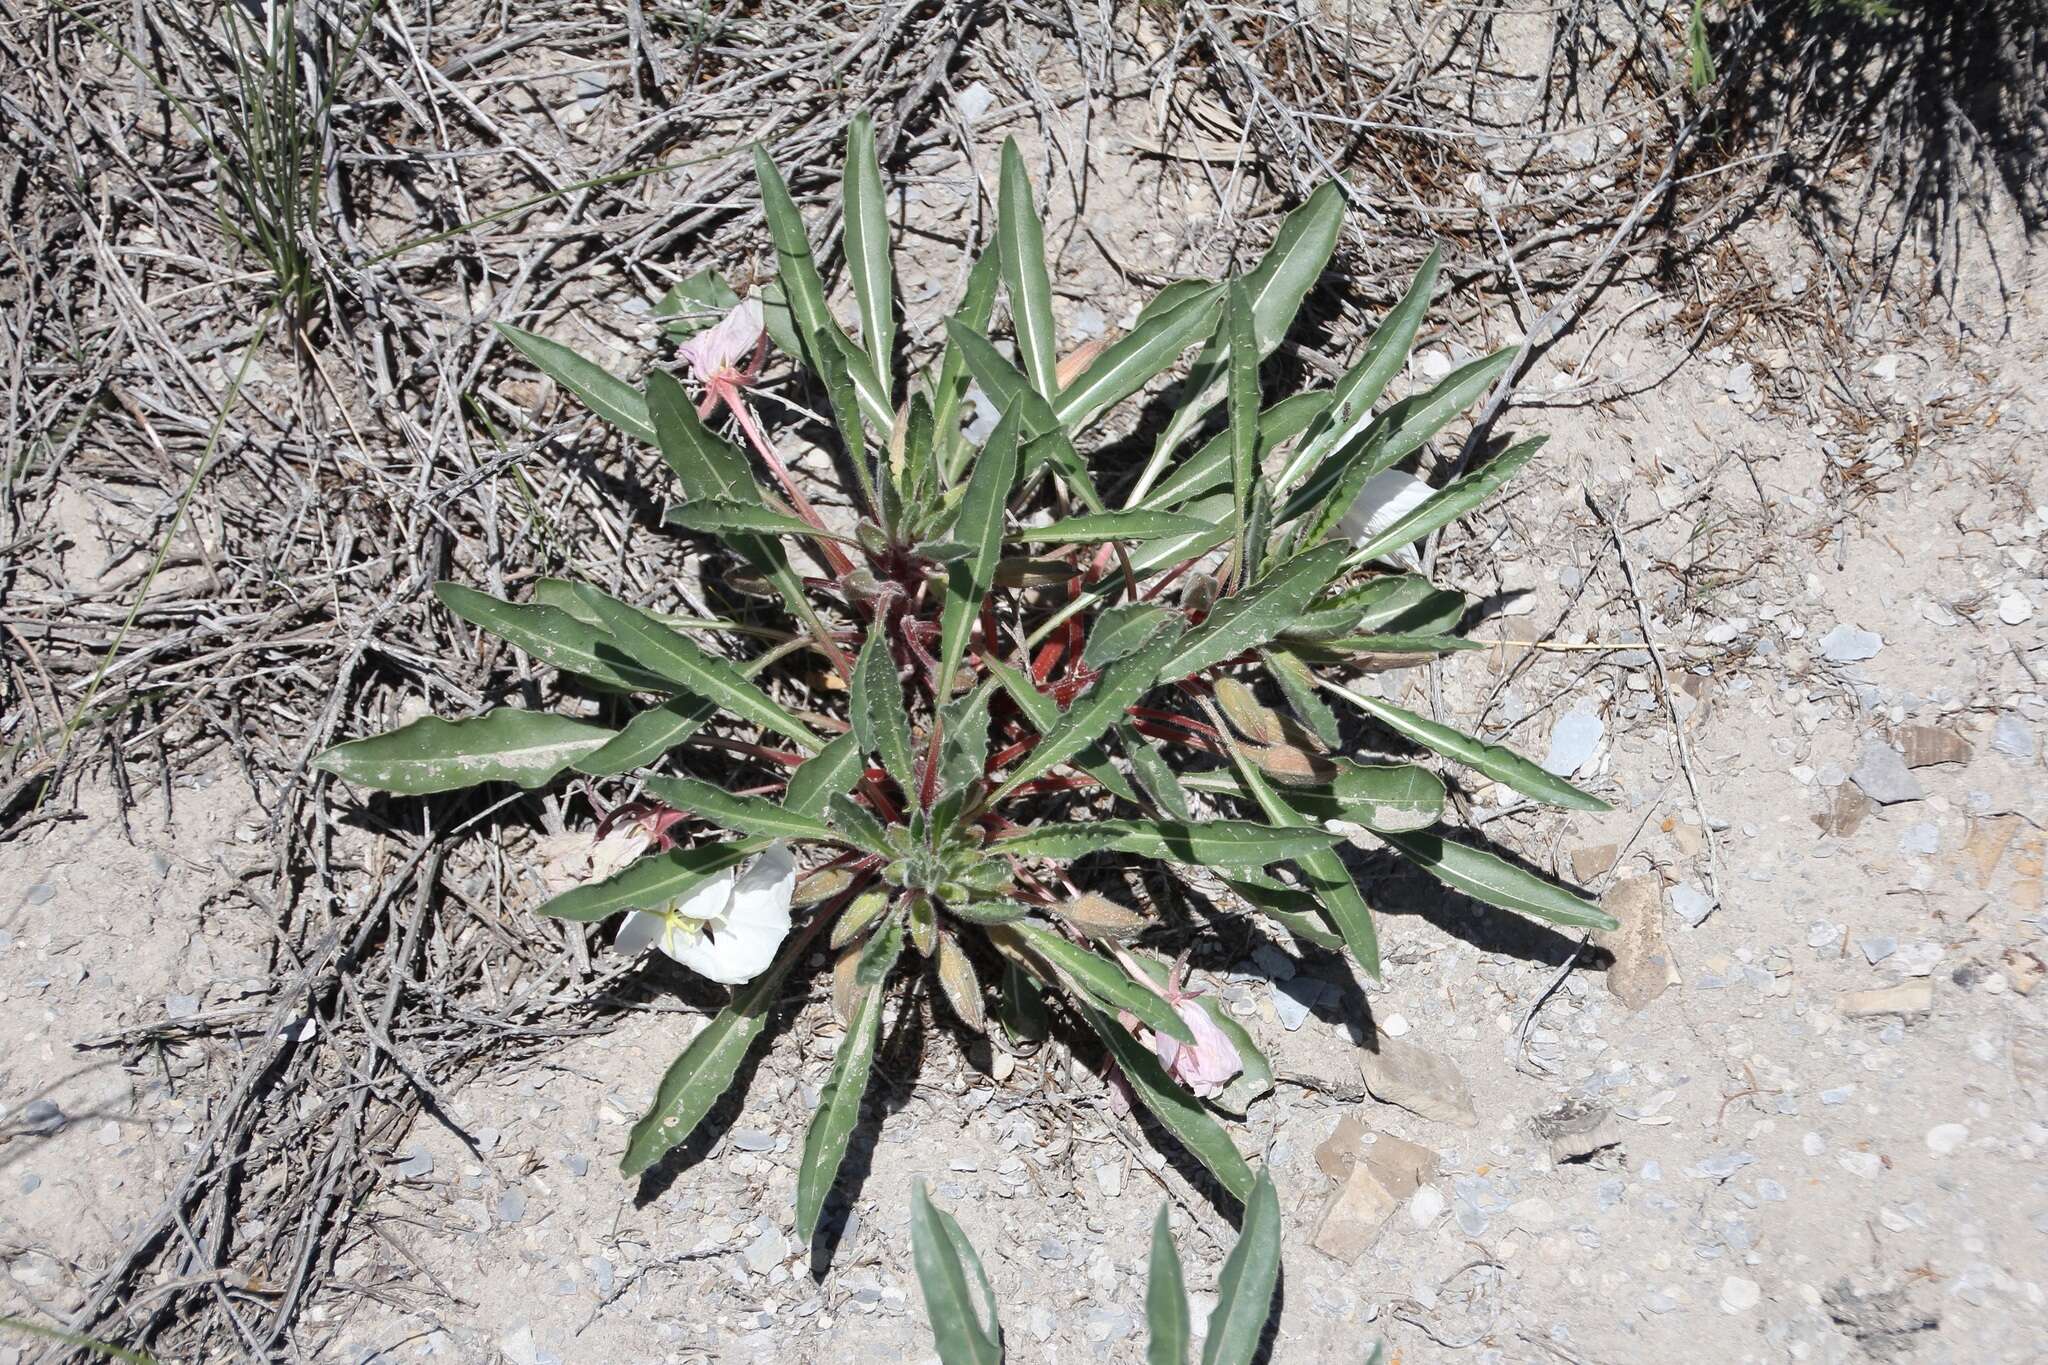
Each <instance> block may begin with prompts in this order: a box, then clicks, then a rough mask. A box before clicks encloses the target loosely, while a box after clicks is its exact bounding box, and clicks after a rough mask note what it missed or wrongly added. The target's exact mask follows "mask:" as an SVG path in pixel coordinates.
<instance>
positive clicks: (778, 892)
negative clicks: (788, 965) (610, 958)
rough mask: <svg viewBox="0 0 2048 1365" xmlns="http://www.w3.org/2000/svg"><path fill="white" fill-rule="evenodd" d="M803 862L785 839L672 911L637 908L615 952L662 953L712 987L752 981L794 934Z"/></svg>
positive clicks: (622, 929) (706, 883)
mask: <svg viewBox="0 0 2048 1365" xmlns="http://www.w3.org/2000/svg"><path fill="white" fill-rule="evenodd" d="M795 890H796V859H795V858H794V857H793V856H791V854H790V851H789V845H787V844H785V843H783V842H782V841H781V840H779V839H778V840H776V841H775V842H774V843H772V844H770V845H769V846H768V848H767V851H766V852H764V853H762V854H761V856H760V857H758V858H756V859H754V861H753V863H752V865H751V866H749V867H748V868H747V869H746V871H744V872H741V871H739V870H738V869H737V868H727V869H726V870H725V871H723V872H721V873H719V874H718V875H717V876H715V877H711V878H709V879H707V880H705V881H703V882H700V883H699V884H698V885H697V887H696V889H695V890H693V891H691V892H690V894H689V895H687V896H684V897H683V898H682V899H681V900H680V901H677V902H676V903H675V904H674V905H671V906H669V907H668V908H667V909H666V910H634V911H632V912H630V913H629V914H628V915H627V916H626V922H625V924H624V925H622V926H621V927H620V929H619V936H618V938H617V939H616V940H614V942H613V945H612V946H613V947H615V948H617V949H618V951H620V952H622V953H625V954H627V955H629V956H632V955H637V954H640V953H644V952H646V951H647V950H648V949H649V948H659V949H661V951H662V952H664V953H667V954H668V955H669V956H670V957H672V958H674V959H675V960H676V961H678V962H680V963H682V964H683V965H684V966H685V967H688V968H689V969H690V970H691V971H693V972H696V973H697V974H698V975H699V976H705V977H709V978H710V979H711V980H713V981H722V982H724V983H725V984H726V985H728V986H737V985H739V984H740V983H741V982H743V981H752V980H753V979H754V978H755V977H757V976H759V975H760V974H761V973H762V972H764V971H766V970H767V969H768V964H769V963H771V962H773V961H774V960H775V950H776V949H777V948H779V947H781V946H782V940H783V939H785V938H787V937H788V936H789V898H790V896H791V895H792V894H793V893H794V892H795Z"/></svg>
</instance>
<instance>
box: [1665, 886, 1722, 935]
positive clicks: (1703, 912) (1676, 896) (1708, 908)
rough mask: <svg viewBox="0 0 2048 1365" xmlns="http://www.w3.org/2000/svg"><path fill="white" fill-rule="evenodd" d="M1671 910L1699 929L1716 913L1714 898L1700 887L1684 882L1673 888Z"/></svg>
mask: <svg viewBox="0 0 2048 1365" xmlns="http://www.w3.org/2000/svg"><path fill="white" fill-rule="evenodd" d="M1671 909H1672V910H1673V911H1674V912H1675V913H1676V914H1677V915H1678V917H1679V918H1680V919H1682V920H1684V921H1685V922H1686V923H1687V924H1689V925H1691V926H1692V927H1693V928H1695V929H1697V928H1698V927H1699V926H1700V925H1701V924H1703V923H1705V921H1706V918H1707V916H1708V915H1711V914H1713V913H1714V898H1713V897H1712V896H1709V895H1708V894H1707V893H1706V892H1704V891H1702V890H1700V889H1699V888H1698V887H1694V886H1687V885H1685V884H1684V883H1683V882H1681V883H1679V884H1678V885H1677V886H1674V887H1672V888H1671Z"/></svg>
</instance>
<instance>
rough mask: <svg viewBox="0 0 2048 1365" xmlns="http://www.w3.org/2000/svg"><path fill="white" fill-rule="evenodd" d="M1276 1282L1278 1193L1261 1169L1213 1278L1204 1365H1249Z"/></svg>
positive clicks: (1269, 1312) (1269, 1310)
mask: <svg viewBox="0 0 2048 1365" xmlns="http://www.w3.org/2000/svg"><path fill="white" fill-rule="evenodd" d="M1279 1282H1280V1196H1279V1194H1278V1193H1277V1192H1276V1191H1275V1190H1274V1188H1273V1176H1272V1173H1271V1172H1269V1171H1263V1170H1262V1171H1260V1172H1259V1178H1258V1183H1257V1184H1255V1185H1254V1186H1253V1187H1252V1191H1251V1195H1250V1197H1249V1198H1247V1199H1246V1200H1245V1201H1244V1222H1243V1224H1242V1225H1241V1226H1240V1227H1239V1229H1238V1234H1237V1245H1236V1246H1234V1247H1232V1248H1231V1249H1230V1255H1228V1256H1226V1257H1225V1258H1224V1259H1223V1270H1222V1271H1221V1273H1219V1274H1218V1275H1217V1277H1216V1307H1215V1310H1214V1311H1213V1312H1211V1313H1210V1314H1209V1335H1208V1338H1207V1339H1206V1340H1205V1341H1204V1342H1203V1343H1202V1365H1251V1362H1252V1359H1253V1357H1255V1356H1256V1355H1257V1354H1258V1351H1259V1338H1260V1337H1263V1336H1264V1335H1265V1334H1266V1319H1267V1318H1269V1317H1271V1316H1272V1313H1273V1289H1274V1286H1276V1285H1277V1284H1279Z"/></svg>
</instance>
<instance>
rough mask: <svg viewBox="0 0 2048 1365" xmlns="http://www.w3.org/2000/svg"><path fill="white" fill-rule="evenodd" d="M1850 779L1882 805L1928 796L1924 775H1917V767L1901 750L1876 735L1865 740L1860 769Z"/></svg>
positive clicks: (1859, 759)
mask: <svg viewBox="0 0 2048 1365" xmlns="http://www.w3.org/2000/svg"><path fill="white" fill-rule="evenodd" d="M1849 780H1850V781H1851V782H1854V783H1855V784H1856V785H1857V787H1858V788H1859V789H1861V790H1862V792H1863V794H1864V795H1865V796H1867V797H1869V798H1870V799H1871V800H1873V801H1875V802H1877V803H1878V804H1879V805H1881V806H1891V805H1896V804H1898V803H1899V802H1901V801H1919V800H1923V799H1925V798H1926V796H1927V791H1926V789H1925V788H1924V787H1922V786H1921V785H1920V779H1919V778H1917V777H1915V776H1913V770H1912V769H1911V768H1908V767H1907V766H1906V760H1905V759H1904V758H1903V757H1901V756H1900V754H1899V752H1898V750H1896V749H1894V748H1892V746H1891V745H1889V744H1887V743H1885V742H1884V741H1883V740H1881V739H1878V738H1876V737H1874V736H1873V737H1872V738H1870V739H1867V740H1865V741H1864V742H1863V754H1862V756H1861V757H1860V758H1858V759H1857V761H1856V769H1855V771H1854V772H1851V773H1850V774H1849Z"/></svg>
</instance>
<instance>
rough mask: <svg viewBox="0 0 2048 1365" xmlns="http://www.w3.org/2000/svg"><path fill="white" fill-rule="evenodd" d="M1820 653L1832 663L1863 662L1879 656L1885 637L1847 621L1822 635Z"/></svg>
mask: <svg viewBox="0 0 2048 1365" xmlns="http://www.w3.org/2000/svg"><path fill="white" fill-rule="evenodd" d="M1819 644H1820V655H1821V657H1822V658H1823V659H1826V660H1827V661H1828V662H1829V663H1831V664H1854V663H1861V662H1863V661H1864V660H1865V659H1873V658H1876V657H1877V652H1878V651H1879V650H1880V649H1883V648H1884V637H1883V636H1882V635H1879V634H1878V633H1877V632H1876V631H1871V630H1859V629H1858V628H1857V627H1855V626H1852V625H1850V624H1848V623H1847V622H1844V623H1842V624H1841V625H1838V626H1836V627H1835V628H1834V629H1833V630H1831V631H1829V632H1828V633H1827V634H1825V635H1823V636H1821V637H1820V641H1819Z"/></svg>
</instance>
